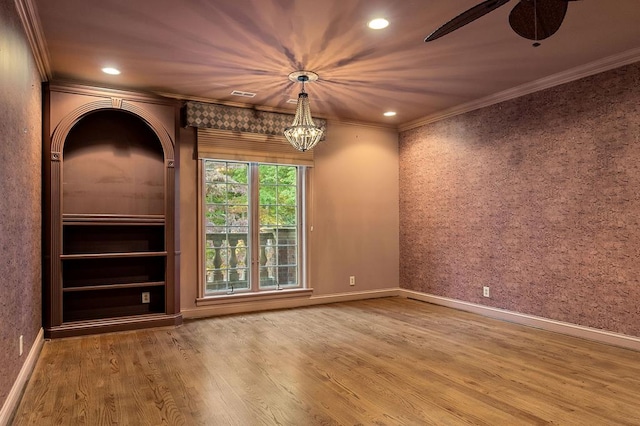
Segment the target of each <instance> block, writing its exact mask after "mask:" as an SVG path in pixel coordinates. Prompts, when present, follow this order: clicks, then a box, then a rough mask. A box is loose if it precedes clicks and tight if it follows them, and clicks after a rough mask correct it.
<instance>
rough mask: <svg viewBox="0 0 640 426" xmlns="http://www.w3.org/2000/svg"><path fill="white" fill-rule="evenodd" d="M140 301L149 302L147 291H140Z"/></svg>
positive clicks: (149, 296) (149, 297)
mask: <svg viewBox="0 0 640 426" xmlns="http://www.w3.org/2000/svg"><path fill="white" fill-rule="evenodd" d="M142 303H151V294H150V293H149V292H148V291H143V292H142Z"/></svg>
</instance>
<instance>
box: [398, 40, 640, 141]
mask: <svg viewBox="0 0 640 426" xmlns="http://www.w3.org/2000/svg"><path fill="white" fill-rule="evenodd" d="M638 61H640V48H636V49H631V50H627V51H625V52H622V53H618V54H616V55H612V56H608V57H606V58H602V59H599V60H597V61H594V62H590V63H588V64H584V65H581V66H579V67H575V68H572V69H569V70H566V71H562V72H559V73H557V74H553V75H550V76H548V77H544V78H541V79H539V80H535V81H532V82H529V83H525V84H523V85H520V86H517V87H514V88H511V89H507V90H504V91H502V92H498V93H495V94H493V95H489V96H486V97H484V98H480V99H476V100H473V101H471V102H466V103H463V104H460V105H456V106H454V107H451V108H447V109H444V110H442V111H438V112H436V113H435V114H431V115H428V116H426V117H422V118H419V119H417V120H413V121H410V122H408V123H404V124H402V125H400V126H398V129H399V131H400V132H405V131H407V130H412V129H415V128H417V127H421V126H424V125H427V124H431V123H435V122H437V121H440V120H444V119H446V118H451V117H455V116H456V115H462V114H465V113H467V112H471V111H475V110H477V109H481V108H485V107H488V106H491V105H495V104H498V103H500V102H504V101H508V100H511V99H516V98H519V97H521V96H525V95H529V94H531V93H535V92H539V91H541V90H545V89H550V88H552V87H555V86H560V85H561V84H565V83H570V82H572V81H576V80H579V79H581V78H585V77H589V76H592V75H595V74H599V73H602V72H605V71H609V70H612V69H615V68H619V67H623V66H625V65H630V64H632V63H634V62H638Z"/></svg>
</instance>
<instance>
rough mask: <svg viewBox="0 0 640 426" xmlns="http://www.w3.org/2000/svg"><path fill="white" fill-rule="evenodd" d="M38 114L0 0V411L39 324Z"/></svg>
mask: <svg viewBox="0 0 640 426" xmlns="http://www.w3.org/2000/svg"><path fill="white" fill-rule="evenodd" d="M41 109H42V103H41V89H40V77H39V74H38V72H37V71H36V67H35V65H34V61H33V57H32V55H31V50H30V48H29V44H28V42H27V40H26V36H25V35H24V32H23V30H22V26H21V24H20V20H19V18H18V16H17V13H16V10H15V5H14V1H13V0H0V158H1V159H2V166H0V256H1V257H0V407H1V406H2V405H3V404H4V402H5V400H6V397H7V394H8V393H9V390H10V389H11V386H13V383H14V382H15V379H16V377H17V376H18V372H19V371H20V368H22V365H23V363H24V361H25V359H26V357H27V354H28V353H29V350H30V349H31V345H32V344H33V342H34V341H35V338H36V335H37V333H38V331H39V329H40V327H41V324H42V321H41V286H42V278H41V258H40V257H41V249H40V247H41V243H40V241H41V211H40V210H41V198H40V186H41V153H42V149H41V135H42V130H41V126H42V124H41V123H42V114H41ZM21 334H22V335H23V336H24V353H23V355H22V356H19V345H18V341H19V340H18V339H19V336H20V335H21Z"/></svg>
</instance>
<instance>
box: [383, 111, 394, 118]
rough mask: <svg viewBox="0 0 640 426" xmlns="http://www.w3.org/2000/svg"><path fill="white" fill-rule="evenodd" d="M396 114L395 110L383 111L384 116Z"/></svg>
mask: <svg viewBox="0 0 640 426" xmlns="http://www.w3.org/2000/svg"><path fill="white" fill-rule="evenodd" d="M395 115H396V112H395V111H387V112H385V113H384V116H385V117H394V116H395Z"/></svg>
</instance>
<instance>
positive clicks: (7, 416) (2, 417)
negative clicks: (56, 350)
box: [0, 328, 44, 426]
mask: <svg viewBox="0 0 640 426" xmlns="http://www.w3.org/2000/svg"><path fill="white" fill-rule="evenodd" d="M42 345H44V329H42V328H40V331H39V332H38V335H37V336H36V340H35V342H33V344H32V345H31V350H30V351H29V354H28V355H27V359H26V360H25V361H24V364H22V368H21V369H20V373H18V377H17V378H16V381H15V382H14V383H13V386H12V387H11V390H10V391H9V394H8V395H7V399H6V400H5V401H4V404H3V405H2V409H0V426H7V425H8V424H9V421H10V420H11V418H12V417H13V414H14V413H15V411H16V409H17V408H18V405H19V404H20V398H21V397H22V392H23V391H24V387H25V386H26V385H27V381H28V380H29V377H31V373H32V372H33V369H34V368H35V367H36V362H38V357H39V356H40V351H41V350H42Z"/></svg>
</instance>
